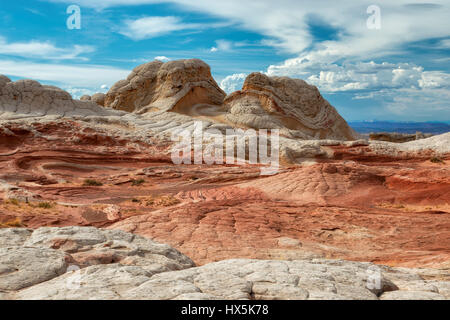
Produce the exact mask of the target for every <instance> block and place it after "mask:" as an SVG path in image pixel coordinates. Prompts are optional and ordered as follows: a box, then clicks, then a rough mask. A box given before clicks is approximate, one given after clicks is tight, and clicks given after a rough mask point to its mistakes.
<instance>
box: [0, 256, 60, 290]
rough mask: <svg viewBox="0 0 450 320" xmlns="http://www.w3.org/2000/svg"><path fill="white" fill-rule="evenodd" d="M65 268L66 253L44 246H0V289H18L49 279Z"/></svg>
mask: <svg viewBox="0 0 450 320" xmlns="http://www.w3.org/2000/svg"><path fill="white" fill-rule="evenodd" d="M66 269H67V262H66V254H65V253H64V252H61V251H57V250H52V249H45V248H27V247H6V248H0V290H7V291H13V290H20V289H23V288H27V287H30V286H32V285H35V284H38V283H41V282H44V281H47V280H50V279H52V278H55V277H57V276H59V275H61V274H64V273H65V272H66Z"/></svg>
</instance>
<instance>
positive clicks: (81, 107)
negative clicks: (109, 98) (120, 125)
mask: <svg viewBox="0 0 450 320" xmlns="http://www.w3.org/2000/svg"><path fill="white" fill-rule="evenodd" d="M0 114H2V118H3V119H4V118H17V117H18V118H20V117H43V116H59V117H86V116H107V115H111V114H112V112H111V111H109V110H106V109H104V108H101V107H100V106H99V105H97V104H96V103H93V102H92V101H91V97H89V96H84V97H82V99H81V100H74V99H72V96H71V95H70V94H69V93H68V92H66V91H64V90H62V89H60V88H57V87H54V86H48V85H41V84H40V83H39V82H37V81H34V80H18V81H16V82H12V81H11V80H10V79H9V78H7V77H5V76H0ZM3 114H6V115H7V116H5V115H3ZM8 115H9V116H8Z"/></svg>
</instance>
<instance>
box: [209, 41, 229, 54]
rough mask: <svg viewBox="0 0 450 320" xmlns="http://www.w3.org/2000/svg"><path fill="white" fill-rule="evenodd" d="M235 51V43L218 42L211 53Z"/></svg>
mask: <svg viewBox="0 0 450 320" xmlns="http://www.w3.org/2000/svg"><path fill="white" fill-rule="evenodd" d="M231 50H233V42H231V41H228V40H216V46H215V47H212V48H211V50H210V51H211V52H218V51H225V52H227V51H231Z"/></svg>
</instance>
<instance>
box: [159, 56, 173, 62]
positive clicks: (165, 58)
mask: <svg viewBox="0 0 450 320" xmlns="http://www.w3.org/2000/svg"><path fill="white" fill-rule="evenodd" d="M155 60H159V61H162V62H167V61H170V60H172V59H170V58H167V57H166V56H157V57H155Z"/></svg>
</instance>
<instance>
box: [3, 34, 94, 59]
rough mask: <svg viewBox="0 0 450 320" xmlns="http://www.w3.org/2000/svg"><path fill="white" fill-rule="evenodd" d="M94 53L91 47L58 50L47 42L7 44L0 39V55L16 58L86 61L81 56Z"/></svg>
mask: <svg viewBox="0 0 450 320" xmlns="http://www.w3.org/2000/svg"><path fill="white" fill-rule="evenodd" d="M94 51H95V48H94V47H92V46H81V45H74V46H72V47H69V48H59V47H57V46H55V45H54V44H53V43H51V42H49V41H46V42H41V41H37V40H31V41H28V42H8V41H7V40H6V39H5V38H3V37H0V54H3V55H10V56H16V57H24V58H39V59H50V60H72V59H81V60H87V59H86V58H83V57H81V55H82V54H85V53H91V52H94Z"/></svg>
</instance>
